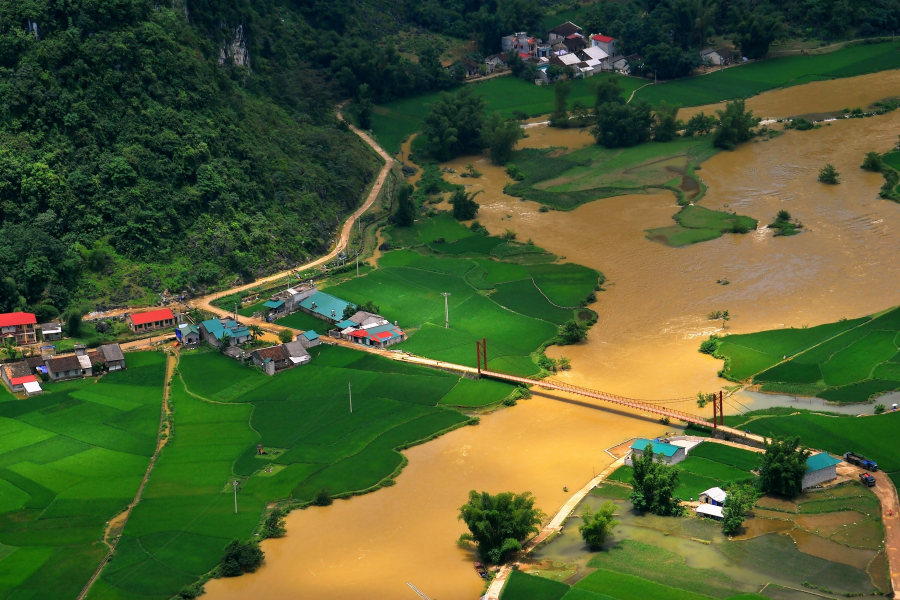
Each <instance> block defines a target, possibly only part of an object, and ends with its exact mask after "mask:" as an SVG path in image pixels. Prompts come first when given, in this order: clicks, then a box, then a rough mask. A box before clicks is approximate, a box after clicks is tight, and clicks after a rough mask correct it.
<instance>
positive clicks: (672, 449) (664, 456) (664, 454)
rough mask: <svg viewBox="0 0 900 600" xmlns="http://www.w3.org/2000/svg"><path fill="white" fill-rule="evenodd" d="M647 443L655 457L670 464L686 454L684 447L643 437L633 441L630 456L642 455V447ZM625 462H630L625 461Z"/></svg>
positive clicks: (681, 458) (677, 461)
mask: <svg viewBox="0 0 900 600" xmlns="http://www.w3.org/2000/svg"><path fill="white" fill-rule="evenodd" d="M648 445H649V446H651V447H652V448H653V455H654V457H655V458H657V459H659V460H661V461H663V462H665V463H668V464H670V465H675V464H678V463H680V462H681V461H683V460H684V459H685V457H686V456H687V454H686V453H685V451H684V448H681V447H679V446H675V445H674V444H667V443H666V442H660V441H658V440H648V439H644V438H638V439H636V440H635V441H634V443H633V444H631V456H632V457H640V456H642V455H643V454H644V449H645V448H646V447H647V446H648ZM626 464H631V463H630V462H626Z"/></svg>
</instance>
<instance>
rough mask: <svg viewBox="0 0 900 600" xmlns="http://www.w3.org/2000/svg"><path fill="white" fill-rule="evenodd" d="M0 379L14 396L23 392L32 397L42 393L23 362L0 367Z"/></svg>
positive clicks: (35, 378) (35, 379) (32, 374)
mask: <svg viewBox="0 0 900 600" xmlns="http://www.w3.org/2000/svg"><path fill="white" fill-rule="evenodd" d="M0 379H3V383H5V384H6V387H8V388H9V391H11V392H13V393H16V394H19V393H22V392H24V393H26V394H28V395H29V396H33V395H34V394H40V393H41V392H43V391H44V390H43V389H41V384H40V383H38V381H37V377H35V376H34V373H33V372H32V371H31V368H30V367H29V366H28V364H26V363H25V361H21V362H16V363H10V364H5V365H2V366H0Z"/></svg>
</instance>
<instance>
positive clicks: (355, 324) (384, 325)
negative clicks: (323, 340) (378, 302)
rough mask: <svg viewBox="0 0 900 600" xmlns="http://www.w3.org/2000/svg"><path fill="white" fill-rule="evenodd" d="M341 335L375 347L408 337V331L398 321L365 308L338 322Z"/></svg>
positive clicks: (395, 342) (348, 339)
mask: <svg viewBox="0 0 900 600" xmlns="http://www.w3.org/2000/svg"><path fill="white" fill-rule="evenodd" d="M336 326H337V328H339V329H340V330H341V333H340V337H341V338H342V339H345V340H347V341H350V342H354V343H356V344H360V345H364V346H372V347H374V348H387V347H388V346H392V345H394V344H399V343H400V342H402V341H403V340H405V339H406V333H404V332H403V330H402V329H400V328H399V327H398V326H397V324H396V323H394V324H393V325H391V323H390V321H388V320H387V319H385V318H384V317H382V316H381V315H376V314H373V313H370V312H366V311H364V310H358V311H356V312H355V313H354V314H353V316H351V317H350V318H349V319H347V320H346V321H342V322H340V323H338V324H337V325H336Z"/></svg>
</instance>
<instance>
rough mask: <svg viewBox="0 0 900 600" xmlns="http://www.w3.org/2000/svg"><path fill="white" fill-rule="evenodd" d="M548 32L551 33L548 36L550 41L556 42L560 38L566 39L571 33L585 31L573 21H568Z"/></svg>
mask: <svg viewBox="0 0 900 600" xmlns="http://www.w3.org/2000/svg"><path fill="white" fill-rule="evenodd" d="M547 33H548V34H549V35H548V36H547V37H548V38H549V39H550V41H551V42H554V41H556V40H559V39H566V38H568V37H569V36H570V35H574V34H579V35H580V34H582V33H583V30H582V29H581V27H579V26H578V25H576V24H575V23H573V22H572V21H566V22H565V23H563V24H562V25H557V26H556V27H554V28H553V29H551V30H550V31H548V32H547Z"/></svg>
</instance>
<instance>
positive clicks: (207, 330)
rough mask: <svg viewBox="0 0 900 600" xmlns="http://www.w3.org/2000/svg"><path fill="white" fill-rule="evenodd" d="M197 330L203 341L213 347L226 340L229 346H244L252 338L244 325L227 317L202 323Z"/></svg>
mask: <svg viewBox="0 0 900 600" xmlns="http://www.w3.org/2000/svg"><path fill="white" fill-rule="evenodd" d="M199 330H200V337H201V338H202V339H203V341H204V342H206V343H207V344H210V345H211V346H215V347H218V346H219V342H220V341H221V340H223V339H228V345H229V346H235V345H239V344H245V343H247V342H249V341H250V340H251V339H252V338H253V336H252V335H251V334H250V330H249V329H247V327H246V326H245V325H244V324H242V323H240V322H238V321H235V320H234V319H229V318H227V317H222V318H221V319H208V320H206V321H203V322H202V323H200V327H199Z"/></svg>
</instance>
